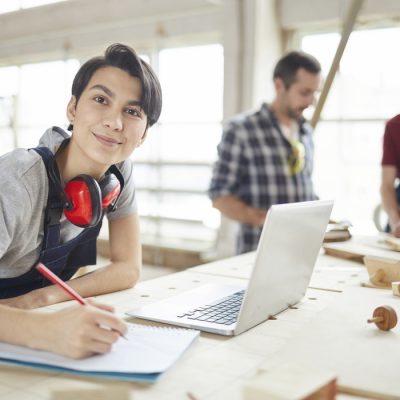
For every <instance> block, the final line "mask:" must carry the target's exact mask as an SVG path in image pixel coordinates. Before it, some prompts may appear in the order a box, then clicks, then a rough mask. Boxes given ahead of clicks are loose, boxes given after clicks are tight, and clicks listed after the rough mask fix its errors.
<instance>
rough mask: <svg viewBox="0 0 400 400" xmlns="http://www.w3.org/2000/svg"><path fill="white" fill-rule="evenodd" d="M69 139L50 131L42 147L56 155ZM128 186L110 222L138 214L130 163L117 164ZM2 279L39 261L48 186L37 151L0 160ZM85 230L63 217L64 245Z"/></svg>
mask: <svg viewBox="0 0 400 400" xmlns="http://www.w3.org/2000/svg"><path fill="white" fill-rule="evenodd" d="M67 137H69V134H68V133H67V132H62V133H60V132H58V131H54V130H52V129H51V128H50V129H48V130H47V131H46V132H45V133H44V135H43V136H42V137H41V139H40V142H39V146H40V147H48V148H49V149H50V150H51V151H52V152H53V153H55V151H56V150H57V148H58V146H59V145H60V143H61V142H62V141H63V140H64V139H65V138H67ZM117 166H118V168H119V169H120V171H121V173H122V175H123V177H124V180H125V187H124V190H123V191H122V193H121V196H120V198H119V200H118V208H117V210H116V211H114V212H111V213H107V218H108V219H109V220H113V219H118V218H123V217H126V216H128V215H131V214H135V213H137V205H136V199H135V188H134V183H133V177H132V169H133V163H132V161H131V160H126V161H123V162H122V163H119V164H117ZM0 171H1V172H0V189H1V190H0V278H12V277H16V276H20V275H22V274H23V273H25V272H27V271H28V270H29V269H30V268H31V267H32V265H33V264H34V263H35V262H36V261H37V260H38V258H39V254H40V250H41V245H42V239H43V229H44V227H43V221H44V215H45V210H46V205H47V196H48V191H49V183H48V178H47V172H46V168H45V165H44V163H43V161H42V158H41V156H40V155H39V154H38V153H37V152H36V151H34V150H27V149H15V150H14V151H12V152H10V153H8V154H5V155H4V156H2V157H0ZM81 231H82V228H79V227H77V226H75V225H73V224H72V223H70V222H69V221H68V220H67V219H66V218H65V217H64V215H63V216H62V218H61V242H62V243H64V242H66V241H68V240H70V239H72V238H74V237H76V236H77V235H78V234H79V233H80V232H81Z"/></svg>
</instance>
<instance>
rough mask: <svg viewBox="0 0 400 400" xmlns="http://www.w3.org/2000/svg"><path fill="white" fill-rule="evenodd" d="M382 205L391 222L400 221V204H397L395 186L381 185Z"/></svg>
mask: <svg viewBox="0 0 400 400" xmlns="http://www.w3.org/2000/svg"><path fill="white" fill-rule="evenodd" d="M381 196H382V207H383V209H384V210H385V212H386V213H387V215H388V217H389V221H390V223H391V224H396V223H397V222H399V221H400V213H399V206H398V204H397V199H396V193H395V190H394V188H393V187H390V186H389V187H388V186H384V185H382V186H381Z"/></svg>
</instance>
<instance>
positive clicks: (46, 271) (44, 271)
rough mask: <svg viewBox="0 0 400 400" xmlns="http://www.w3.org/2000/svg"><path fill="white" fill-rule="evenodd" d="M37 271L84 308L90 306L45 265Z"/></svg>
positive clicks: (40, 265) (37, 267)
mask: <svg viewBox="0 0 400 400" xmlns="http://www.w3.org/2000/svg"><path fill="white" fill-rule="evenodd" d="M36 269H37V270H38V271H39V272H40V273H41V274H42V275H44V276H45V277H46V278H47V279H48V280H50V281H52V282H53V283H54V284H56V285H57V286H58V287H60V288H61V289H63V290H65V291H66V292H67V293H68V294H69V295H71V296H72V297H73V298H74V299H75V300H77V301H79V303H81V304H82V305H83V306H85V305H87V304H88V302H87V301H86V300H85V299H84V298H83V297H82V296H81V295H80V294H79V293H77V292H76V291H75V290H74V289H72V287H71V286H69V285H67V284H66V283H65V282H64V281H63V280H62V279H60V278H59V277H58V276H57V275H56V274H55V273H54V272H52V271H50V270H49V269H48V268H47V267H46V266H45V265H43V264H42V263H38V265H36ZM112 330H115V329H112ZM118 333H119V334H120V336H122V337H123V338H124V339H127V338H126V337H125V336H124V335H123V334H122V333H121V332H118Z"/></svg>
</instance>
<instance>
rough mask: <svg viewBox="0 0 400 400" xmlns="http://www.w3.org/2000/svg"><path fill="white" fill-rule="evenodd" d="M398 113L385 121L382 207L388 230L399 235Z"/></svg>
mask: <svg viewBox="0 0 400 400" xmlns="http://www.w3.org/2000/svg"><path fill="white" fill-rule="evenodd" d="M399 178H400V114H399V115H396V116H395V117H394V118H392V119H390V120H389V121H388V122H387V123H386V128H385V134H384V137H383V156H382V183H381V197H382V207H383V209H384V210H385V211H386V213H387V215H388V218H389V226H388V228H389V229H388V231H389V232H392V233H393V235H394V236H396V237H400V209H399V204H400V185H399V182H398V179H399Z"/></svg>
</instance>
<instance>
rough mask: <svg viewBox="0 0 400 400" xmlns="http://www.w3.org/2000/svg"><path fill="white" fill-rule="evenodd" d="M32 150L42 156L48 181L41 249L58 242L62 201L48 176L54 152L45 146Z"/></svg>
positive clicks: (55, 244)
mask: <svg viewBox="0 0 400 400" xmlns="http://www.w3.org/2000/svg"><path fill="white" fill-rule="evenodd" d="M32 150H35V151H36V152H37V153H38V154H39V155H40V156H41V157H42V160H43V163H44V165H45V167H46V171H47V177H48V182H49V195H48V197H47V206H46V213H45V219H44V237H43V246H42V250H43V249H47V248H50V247H54V246H57V245H58V244H59V243H60V228H61V227H60V219H61V215H62V212H63V202H62V200H61V199H60V194H59V193H58V190H57V187H56V185H55V184H54V183H53V181H52V179H50V176H49V164H50V160H51V159H52V158H53V157H54V154H53V153H52V152H51V150H50V149H49V148H47V147H35V148H33V149H32Z"/></svg>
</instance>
